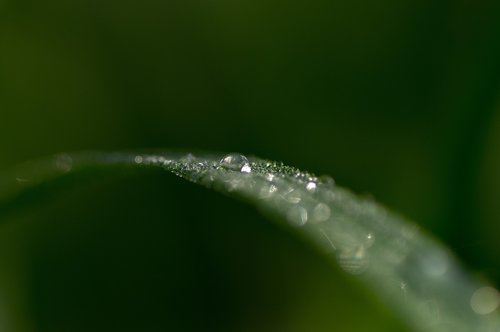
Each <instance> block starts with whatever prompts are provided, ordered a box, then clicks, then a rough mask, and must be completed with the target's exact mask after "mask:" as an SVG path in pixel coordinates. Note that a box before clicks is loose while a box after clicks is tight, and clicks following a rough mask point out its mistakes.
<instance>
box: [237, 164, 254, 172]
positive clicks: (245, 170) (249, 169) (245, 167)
mask: <svg viewBox="0 0 500 332" xmlns="http://www.w3.org/2000/svg"><path fill="white" fill-rule="evenodd" d="M240 172H241V173H251V172H252V167H250V165H249V164H245V165H243V166H242V167H241V169H240Z"/></svg>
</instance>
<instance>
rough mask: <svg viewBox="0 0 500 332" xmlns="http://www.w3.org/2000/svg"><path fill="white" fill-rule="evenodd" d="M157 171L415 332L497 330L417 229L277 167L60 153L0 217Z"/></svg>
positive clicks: (473, 285) (489, 302)
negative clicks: (88, 182)
mask: <svg viewBox="0 0 500 332" xmlns="http://www.w3.org/2000/svg"><path fill="white" fill-rule="evenodd" d="M158 168H161V169H165V170H166V171H169V172H172V173H174V174H176V175H178V176H180V177H182V178H184V179H186V180H189V181H192V182H194V183H197V184H201V185H203V186H206V187H209V188H212V189H214V190H215V191H218V192H222V193H224V194H227V195H228V196H231V197H236V198H239V199H241V200H243V201H244V202H248V203H250V204H252V205H253V206H255V207H256V208H258V209H259V210H260V211H262V212H263V213H264V214H265V215H267V216H269V217H270V219H271V220H273V221H274V222H276V223H278V224H279V225H282V226H283V227H284V228H285V229H288V230H292V231H293V232H295V233H296V234H297V235H298V236H300V237H302V238H304V239H305V240H306V241H308V242H309V243H310V244H311V245H313V246H314V247H315V248H316V249H317V250H318V251H319V252H321V253H322V254H324V255H325V256H326V257H327V258H328V259H329V260H330V261H331V262H334V263H335V264H338V265H340V267H342V268H343V269H344V270H345V271H346V272H347V273H349V274H352V275H353V277H355V278H357V279H358V280H360V281H361V282H363V283H364V284H366V286H367V288H370V289H371V290H372V291H373V293H375V294H376V295H378V296H379V298H380V299H382V300H383V301H384V302H385V303H386V304H387V305H388V306H389V307H390V308H392V309H393V311H394V312H395V313H396V314H397V315H398V316H399V317H401V318H403V319H404V320H405V321H406V322H407V324H408V326H410V327H411V328H412V329H413V330H415V331H453V332H456V331H498V330H499V329H500V321H499V317H498V315H497V311H496V309H497V307H498V305H499V301H500V299H499V295H498V293H497V291H496V290H495V289H494V288H492V287H490V286H488V285H487V284H484V283H481V282H479V281H478V280H475V279H474V278H473V277H472V276H471V275H470V273H468V272H466V271H465V269H464V268H463V267H462V266H461V265H460V264H459V262H458V261H457V259H456V258H455V257H454V255H453V254H452V253H451V252H450V251H449V250H448V249H446V248H445V247H444V246H443V245H441V244H439V243H438V242H437V241H436V240H434V239H433V238H432V237H431V236H429V235H428V234H426V233H425V232H424V231H422V230H420V229H419V227H418V226H417V225H415V224H412V223H410V222H408V221H406V220H405V219H404V218H402V217H401V216H398V215H396V214H394V213H393V212H391V211H389V210H387V209H385V208H384V207H382V206H381V205H380V204H377V203H375V202H374V201H373V200H372V199H369V198H360V197H358V196H356V195H355V194H353V193H351V192H349V191H348V190H346V189H343V188H341V187H339V186H338V185H336V184H335V183H334V181H333V179H331V178H329V177H316V176H315V175H314V174H311V173H307V172H303V171H300V170H298V169H297V168H294V167H290V166H285V165H283V164H282V163H278V162H273V161H268V160H262V159H259V158H246V157H245V156H243V155H240V154H230V155H227V156H213V155H208V156H193V155H191V154H188V155H182V154H172V153H154V154H133V153H79V154H61V155H58V156H55V157H53V158H49V159H44V160H40V161H36V162H32V163H29V164H26V165H24V166H20V167H18V168H16V170H15V172H13V173H12V174H9V175H6V176H5V177H4V178H3V179H2V180H1V181H0V218H3V217H5V216H6V215H7V214H9V213H11V212H13V211H16V210H17V209H20V208H22V207H23V206H24V204H26V202H27V201H30V200H35V201H36V200H39V199H40V198H42V197H45V196H46V194H47V193H54V192H55V191H56V190H54V189H56V188H58V187H61V186H67V185H69V184H71V183H75V182H81V181H83V180H85V179H87V178H89V177H91V178H94V177H96V176H103V175H106V174H109V173H112V174H114V173H116V172H120V171H122V170H125V171H130V170H140V169H158ZM361 315H362V313H361Z"/></svg>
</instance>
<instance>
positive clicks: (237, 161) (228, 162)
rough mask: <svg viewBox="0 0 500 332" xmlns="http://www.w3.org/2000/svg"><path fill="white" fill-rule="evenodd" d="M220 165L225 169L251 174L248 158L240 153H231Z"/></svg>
mask: <svg viewBox="0 0 500 332" xmlns="http://www.w3.org/2000/svg"><path fill="white" fill-rule="evenodd" d="M219 165H220V166H221V167H223V168H225V169H230V170H233V171H240V172H244V173H250V172H251V167H250V162H249V161H248V158H247V157H245V156H244V155H242V154H239V153H230V154H228V155H226V156H225V157H224V158H222V159H221V160H220V162H219Z"/></svg>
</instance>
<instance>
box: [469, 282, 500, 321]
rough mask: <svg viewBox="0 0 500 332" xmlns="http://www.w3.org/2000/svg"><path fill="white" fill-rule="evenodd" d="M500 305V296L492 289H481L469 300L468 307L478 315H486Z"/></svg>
mask: <svg viewBox="0 0 500 332" xmlns="http://www.w3.org/2000/svg"><path fill="white" fill-rule="evenodd" d="M499 305H500V296H499V294H498V291H497V290H496V289H495V288H493V287H481V288H479V289H477V290H476V291H475V292H474V294H472V296H471V298H470V306H471V308H472V310H473V311H474V312H475V313H476V314H478V315H487V314H490V313H492V312H493V311H495V310H496V309H497V308H498V306H499Z"/></svg>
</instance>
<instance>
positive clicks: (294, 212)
mask: <svg viewBox="0 0 500 332" xmlns="http://www.w3.org/2000/svg"><path fill="white" fill-rule="evenodd" d="M287 218H288V221H289V222H290V224H292V225H294V226H304V225H305V223H306V222H307V210H306V209H304V208H303V207H302V206H294V207H292V208H291V209H290V210H289V211H288V213H287Z"/></svg>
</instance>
